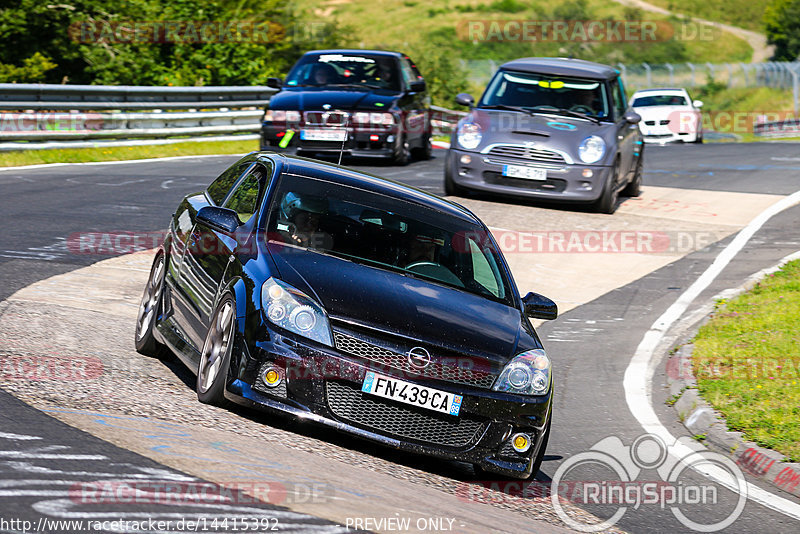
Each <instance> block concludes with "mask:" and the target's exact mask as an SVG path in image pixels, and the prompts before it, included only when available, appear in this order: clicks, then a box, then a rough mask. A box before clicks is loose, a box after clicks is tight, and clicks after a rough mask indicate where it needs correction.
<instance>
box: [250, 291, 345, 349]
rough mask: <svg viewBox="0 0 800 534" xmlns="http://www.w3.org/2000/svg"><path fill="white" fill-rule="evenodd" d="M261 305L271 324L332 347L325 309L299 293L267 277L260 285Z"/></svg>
mask: <svg viewBox="0 0 800 534" xmlns="http://www.w3.org/2000/svg"><path fill="white" fill-rule="evenodd" d="M261 305H262V307H263V308H264V312H265V313H266V314H267V319H269V321H270V322H271V323H272V324H274V325H276V326H280V327H281V328H285V329H286V330H289V331H290V332H294V333H295V334H299V335H301V336H304V337H307V338H309V339H313V340H314V341H319V342H320V343H324V344H325V345H329V346H331V347H332V346H333V336H332V335H331V326H330V323H329V322H328V316H327V315H326V314H325V310H323V309H322V307H321V306H320V305H319V304H317V303H316V302H314V301H313V300H311V298H309V297H308V295H306V294H305V293H303V292H302V291H299V290H297V289H295V288H293V287H292V286H290V285H289V284H287V283H285V282H282V281H281V280H276V279H275V278H270V279H269V280H267V281H266V282H264V285H263V286H261Z"/></svg>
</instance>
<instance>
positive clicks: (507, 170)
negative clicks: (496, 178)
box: [503, 165, 547, 180]
mask: <svg viewBox="0 0 800 534" xmlns="http://www.w3.org/2000/svg"><path fill="white" fill-rule="evenodd" d="M503 176H508V177H509V178H523V179H525V180H547V170H545V169H537V168H536V167H524V166H522V165H503Z"/></svg>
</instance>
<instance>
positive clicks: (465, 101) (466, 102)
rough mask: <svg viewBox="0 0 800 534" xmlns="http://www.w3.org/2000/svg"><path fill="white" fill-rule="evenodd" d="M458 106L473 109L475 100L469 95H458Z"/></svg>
mask: <svg viewBox="0 0 800 534" xmlns="http://www.w3.org/2000/svg"><path fill="white" fill-rule="evenodd" d="M456 104H458V105H460V106H469V107H472V106H474V105H475V99H474V98H473V97H472V95H471V94H469V93H458V94H457V95H456Z"/></svg>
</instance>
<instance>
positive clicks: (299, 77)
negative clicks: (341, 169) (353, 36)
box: [261, 50, 431, 165]
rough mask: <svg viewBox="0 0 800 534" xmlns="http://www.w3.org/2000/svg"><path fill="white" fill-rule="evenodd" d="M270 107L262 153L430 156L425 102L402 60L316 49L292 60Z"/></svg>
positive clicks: (418, 78)
mask: <svg viewBox="0 0 800 534" xmlns="http://www.w3.org/2000/svg"><path fill="white" fill-rule="evenodd" d="M268 83H269V85H271V86H272V87H275V88H278V89H280V91H278V93H276V94H275V95H273V96H272V98H271V99H270V101H269V109H267V110H266V112H265V114H264V119H263V122H262V126H261V150H272V151H276V152H288V153H298V154H300V153H305V154H328V155H332V156H338V155H339V153H340V151H341V150H342V149H344V153H345V154H348V155H351V156H357V157H379V158H390V159H391V160H393V161H394V162H395V163H397V164H400V165H404V164H406V163H407V162H408V160H409V157H410V155H411V153H412V152H415V153H416V154H415V155H416V156H417V157H419V158H421V159H428V158H430V156H431V123H430V110H429V105H430V97H429V96H428V93H427V90H426V87H425V80H424V79H423V78H422V75H421V74H420V73H419V70H417V66H416V65H415V64H414V62H413V61H411V58H409V57H408V56H407V55H405V54H401V53H398V52H385V51H380V50H315V51H312V52H308V53H306V54H304V55H303V57H301V58H300V60H298V62H297V63H296V64H295V65H294V66H293V67H292V69H291V70H290V71H289V74H288V75H287V76H286V79H285V80H280V79H279V78H270V80H269V82H268Z"/></svg>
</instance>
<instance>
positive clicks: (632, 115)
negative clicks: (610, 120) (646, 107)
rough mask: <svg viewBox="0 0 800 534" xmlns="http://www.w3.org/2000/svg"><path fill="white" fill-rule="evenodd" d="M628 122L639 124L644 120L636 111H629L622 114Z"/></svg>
mask: <svg viewBox="0 0 800 534" xmlns="http://www.w3.org/2000/svg"><path fill="white" fill-rule="evenodd" d="M622 118H623V119H625V121H626V122H629V123H631V124H639V121H641V120H642V116H641V115H639V114H638V113H636V112H635V111H628V112H627V113H625V115H623V116H622Z"/></svg>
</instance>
